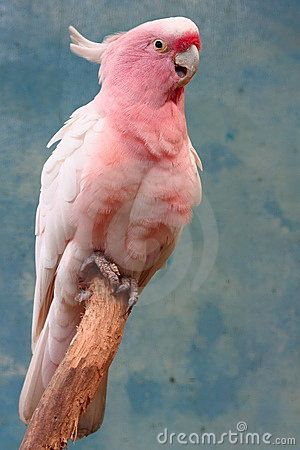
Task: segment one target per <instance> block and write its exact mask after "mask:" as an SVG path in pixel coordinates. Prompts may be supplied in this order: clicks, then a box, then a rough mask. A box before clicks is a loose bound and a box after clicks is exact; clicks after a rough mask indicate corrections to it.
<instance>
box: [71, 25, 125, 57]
mask: <svg viewBox="0 0 300 450" xmlns="http://www.w3.org/2000/svg"><path fill="white" fill-rule="evenodd" d="M69 32H70V38H71V41H72V42H71V44H70V49H71V51H72V52H73V53H75V54H76V55H78V56H81V57H82V58H85V59H87V60H88V61H92V62H95V63H98V64H101V60H102V56H103V53H104V52H105V50H106V49H107V47H108V45H109V44H110V43H111V42H113V41H115V40H116V39H118V38H119V37H120V36H121V35H123V34H124V33H117V34H114V35H111V36H107V37H106V38H105V39H104V40H103V42H101V43H99V42H93V41H89V40H88V39H86V38H85V37H84V36H82V34H80V33H79V31H77V30H76V28H74V27H72V26H69Z"/></svg>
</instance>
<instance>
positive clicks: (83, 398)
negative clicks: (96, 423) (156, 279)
mask: <svg viewBox="0 0 300 450" xmlns="http://www.w3.org/2000/svg"><path fill="white" fill-rule="evenodd" d="M90 289H91V290H92V292H93V294H92V296H91V298H90V299H89V300H88V302H87V306H86V311H85V314H84V316H83V318H82V320H81V322H80V325H79V327H78V331H77V333H76V335H75V337H74V339H73V341H72V343H71V344H70V347H69V349H68V351H67V353H66V355H65V357H64V359H63V361H62V362H61V364H60V365H59V366H58V368H57V370H56V372H55V374H54V376H53V378H52V379H51V381H50V383H49V385H48V386H47V388H46V390H45V392H44V394H43V396H42V398H41V400H40V402H39V404H38V406H37V408H36V410H35V412H34V414H33V416H32V419H31V421H30V423H29V425H28V428H27V431H26V433H25V436H24V438H23V441H22V443H21V446H20V450H33V449H34V450H40V449H53V450H56V449H62V448H64V447H65V446H66V444H67V441H68V439H76V434H77V425H78V420H79V417H80V415H81V413H82V412H83V411H85V410H86V408H87V405H88V404H89V402H90V401H91V400H92V399H93V397H94V396H95V394H96V392H97V388H98V386H99V383H100V380H101V378H102V376H103V374H104V373H105V372H106V371H107V369H108V367H109V366H110V364H111V362H112V360H113V358H114V356H115V354H116V352H117V350H118V347H119V345H120V342H121V339H122V335H123V330H124V326H125V323H126V320H127V318H128V315H129V313H128V311H127V308H128V302H127V298H125V297H120V296H119V295H118V297H116V296H114V295H113V294H112V293H111V288H110V287H108V286H107V285H106V284H105V282H104V281H103V279H102V278H100V276H95V277H94V278H93V280H92V282H91V286H90Z"/></svg>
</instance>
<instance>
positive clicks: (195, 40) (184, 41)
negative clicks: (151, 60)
mask: <svg viewBox="0 0 300 450" xmlns="http://www.w3.org/2000/svg"><path fill="white" fill-rule="evenodd" d="M191 45H196V47H197V49H198V50H200V49H201V45H202V44H201V39H200V36H199V34H197V33H187V34H185V35H184V36H182V37H180V38H178V39H176V41H175V42H174V44H173V48H174V50H175V52H177V53H181V52H185V51H186V50H187V49H188V48H189V47H190V46H191Z"/></svg>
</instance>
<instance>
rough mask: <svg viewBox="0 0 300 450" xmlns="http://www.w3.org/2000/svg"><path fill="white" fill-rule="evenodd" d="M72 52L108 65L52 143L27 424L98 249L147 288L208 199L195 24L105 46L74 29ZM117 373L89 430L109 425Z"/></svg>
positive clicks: (141, 32) (84, 421) (39, 240)
mask: <svg viewBox="0 0 300 450" xmlns="http://www.w3.org/2000/svg"><path fill="white" fill-rule="evenodd" d="M70 33H71V39H72V44H71V50H72V51H74V52H75V53H76V54H78V55H79V56H82V57H85V58H86V59H88V60H91V61H95V62H97V63H100V64H101V71H100V72H99V77H100V81H101V84H102V86H101V90H100V92H99V94H98V95H97V96H96V97H95V99H94V100H92V101H91V102H90V103H88V104H87V105H85V106H83V107H81V108H79V109H78V110H76V111H75V112H74V113H73V114H72V115H71V118H70V119H69V120H68V121H67V122H66V124H65V125H64V126H63V127H62V128H61V130H59V131H58V133H56V135H55V136H54V137H53V138H52V139H51V141H50V142H49V144H48V145H49V146H51V145H52V144H54V143H55V142H57V141H60V142H59V144H58V145H57V147H56V149H55V150H54V151H53V153H52V155H51V156H50V158H49V159H48V161H47V162H46V163H45V165H44V168H43V172H42V179H41V184H42V186H41V194H40V202H39V206H38V209H37V214H36V288H35V296H34V310H33V324H32V348H33V356H32V360H31V363H30V367H29V370H28V373H27V376H26V380H25V383H24V386H23V390H22V393H21V398H20V416H21V418H22V419H23V420H24V421H25V422H28V421H29V420H30V417H31V415H32V413H33V411H34V409H35V408H36V406H37V404H38V401H39V399H40V397H41V395H42V393H43V391H44V389H45V387H46V386H47V384H48V382H49V381H50V379H51V377H52V375H53V373H54V371H55V370H56V368H57V366H58V365H59V363H60V361H61V360H62V358H63V356H64V354H65V352H66V350H67V348H68V345H69V343H70V341H71V340H72V338H73V336H74V334H75V331H76V326H77V324H78V323H79V321H80V314H81V313H82V311H83V305H82V304H80V303H78V301H76V293H77V289H78V275H79V272H80V268H81V265H82V263H83V262H84V261H85V259H86V258H87V257H88V256H90V255H91V254H92V253H93V252H94V251H95V250H99V251H101V252H103V253H104V254H105V255H106V256H107V257H108V258H110V259H112V260H113V261H114V262H115V263H116V264H117V265H118V266H119V267H120V269H121V271H122V273H123V274H124V275H127V276H130V277H134V278H135V279H136V280H137V282H138V285H139V287H140V289H142V288H143V287H144V286H145V285H146V284H147V283H148V281H149V280H150V278H151V277H152V276H153V275H154V273H155V272H156V271H157V270H158V269H159V268H160V267H162V266H163V264H164V263H165V261H166V259H167V258H168V256H169V255H170V254H171V253H172V251H173V249H174V247H175V244H176V240H177V239H178V237H179V235H180V233H181V231H182V228H183V227H184V226H185V225H186V224H187V223H188V222H189V221H190V219H191V216H192V208H193V207H194V206H195V205H197V204H198V203H199V202H200V200H201V184H200V179H199V175H198V171H197V167H196V166H197V165H198V166H200V167H201V162H200V159H199V157H198V156H197V154H196V152H195V150H194V149H193V147H192V144H191V142H190V139H189V137H188V132H187V127H186V120H185V114H184V86H185V85H186V84H187V82H188V81H189V80H190V79H191V78H192V76H193V75H194V73H195V71H196V70H197V66H198V59H199V58H198V48H200V45H201V44H200V36H199V32H198V29H197V27H196V25H195V24H194V23H193V22H192V21H191V20H189V19H186V18H183V17H175V18H169V19H160V20H156V21H153V22H147V23H145V24H142V25H140V26H138V27H136V28H134V29H132V30H130V31H128V32H126V33H119V34H117V35H114V36H110V37H108V38H106V39H105V40H104V41H103V42H102V43H95V42H92V41H89V40H87V39H86V38H84V37H83V36H82V35H81V34H79V33H78V31H76V30H75V29H74V28H73V27H70ZM106 383H107V375H106V376H105V377H104V379H103V381H102V383H101V386H100V387H99V392H98V395H97V398H95V399H94V400H93V402H92V403H91V404H90V405H89V407H88V410H87V411H86V413H84V415H83V417H82V418H81V421H80V424H79V436H81V435H85V434H89V433H91V432H93V431H95V430H96V429H97V428H98V427H99V426H100V425H101V423H102V420H103V413H104V407H105V396H106Z"/></svg>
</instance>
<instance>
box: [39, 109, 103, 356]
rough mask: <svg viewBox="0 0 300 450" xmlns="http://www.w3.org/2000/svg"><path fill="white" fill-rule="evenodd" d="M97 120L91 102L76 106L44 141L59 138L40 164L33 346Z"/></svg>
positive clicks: (68, 232) (67, 233)
mask: <svg viewBox="0 0 300 450" xmlns="http://www.w3.org/2000/svg"><path fill="white" fill-rule="evenodd" d="M99 121H100V122H101V117H100V115H99V114H98V113H97V112H96V111H95V109H94V106H93V103H92V102H91V103H89V104H88V105H85V106H83V107H81V108H79V109H77V110H76V111H75V112H74V113H73V114H72V115H71V118H70V119H69V120H68V121H67V122H66V123H65V125H64V126H63V127H62V128H61V129H60V130H59V131H58V132H57V133H56V134H55V135H54V136H53V138H52V139H51V140H50V142H49V144H48V147H50V146H51V145H52V144H54V143H55V142H57V141H58V140H61V141H60V143H59V144H58V145H57V147H56V149H55V150H54V151H53V153H52V155H51V156H50V158H49V159H48V160H47V162H46V163H45V165H44V168H43V171H42V177H41V184H42V186H41V193H40V201H39V206H38V208H37V213H36V230H35V232H36V275H37V279H36V289H35V297H34V310H33V324H32V345H33V347H34V345H35V343H36V340H37V338H38V336H39V334H40V332H41V329H42V327H43V325H44V322H45V319H46V316H47V312H48V310H49V306H50V303H51V301H52V298H51V297H52V292H49V290H50V291H51V287H52V284H53V281H54V277H55V272H56V268H57V265H58V263H59V260H60V257H61V255H62V253H63V252H64V250H65V247H66V244H67V243H68V241H69V240H70V239H72V237H73V235H74V227H73V225H72V223H71V220H70V219H71V207H72V203H73V202H74V200H75V198H76V197H77V195H78V193H79V189H80V179H81V173H82V169H83V166H84V162H85V160H86V159H87V157H88V154H87V152H88V150H87V148H86V145H85V138H86V136H87V134H88V133H95V131H94V130H93V127H94V125H95V124H97V123H98V122H99ZM99 128H100V127H99ZM49 302H50V303H49Z"/></svg>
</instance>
